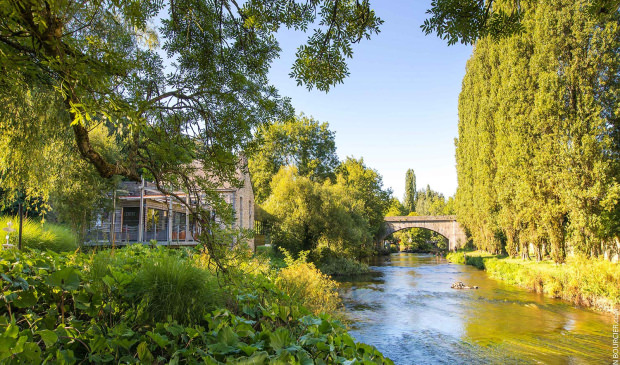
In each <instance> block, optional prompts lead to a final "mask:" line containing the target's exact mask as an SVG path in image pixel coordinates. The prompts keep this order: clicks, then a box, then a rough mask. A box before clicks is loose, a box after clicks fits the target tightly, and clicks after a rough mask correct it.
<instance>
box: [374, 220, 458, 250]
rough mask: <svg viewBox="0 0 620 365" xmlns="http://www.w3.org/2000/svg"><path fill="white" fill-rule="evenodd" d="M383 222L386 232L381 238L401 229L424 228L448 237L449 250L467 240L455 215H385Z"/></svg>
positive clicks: (454, 248)
mask: <svg viewBox="0 0 620 365" xmlns="http://www.w3.org/2000/svg"><path fill="white" fill-rule="evenodd" d="M384 224H385V228H386V229H385V232H386V233H385V235H384V236H383V237H382V238H381V240H384V239H385V237H387V236H389V235H390V234H392V233H394V232H397V231H400V230H403V229H408V228H425V229H428V230H431V231H434V232H437V233H439V234H440V235H442V236H444V237H446V238H447V239H448V248H449V249H450V251H454V250H456V249H457V248H460V247H463V246H464V245H465V242H467V236H466V234H465V230H464V229H463V228H462V227H461V225H460V224H459V222H458V221H457V220H456V216H455V215H434V216H429V215H426V216H424V215H418V216H397V217H385V223H384Z"/></svg>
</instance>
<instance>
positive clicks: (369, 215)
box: [336, 157, 392, 239]
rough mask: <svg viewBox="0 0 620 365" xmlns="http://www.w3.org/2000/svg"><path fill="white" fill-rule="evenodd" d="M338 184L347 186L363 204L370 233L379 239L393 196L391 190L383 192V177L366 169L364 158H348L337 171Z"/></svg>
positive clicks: (374, 171) (354, 197)
mask: <svg viewBox="0 0 620 365" xmlns="http://www.w3.org/2000/svg"><path fill="white" fill-rule="evenodd" d="M336 184H338V185H343V186H346V187H347V188H348V189H349V192H350V194H351V195H352V197H353V199H355V200H357V201H359V202H361V204H362V209H363V216H364V218H365V219H366V221H367V222H368V225H369V230H370V233H371V235H372V236H373V238H375V239H376V238H378V237H379V236H380V235H381V233H382V230H383V221H384V217H385V212H386V211H387V209H388V208H389V206H390V201H391V195H392V191H391V189H387V190H383V178H382V177H381V175H380V174H379V173H378V172H377V171H376V170H374V169H371V168H368V167H366V165H365V164H364V159H363V158H360V159H355V158H353V157H347V158H346V159H345V160H344V161H343V162H342V163H341V164H340V166H338V168H337V169H336Z"/></svg>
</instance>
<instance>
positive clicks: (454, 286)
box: [450, 281, 478, 289]
mask: <svg viewBox="0 0 620 365" xmlns="http://www.w3.org/2000/svg"><path fill="white" fill-rule="evenodd" d="M450 287H451V288H452V289H478V287H477V286H475V285H474V286H467V285H465V284H463V282H462V281H457V282H454V283H452V285H451V286H450Z"/></svg>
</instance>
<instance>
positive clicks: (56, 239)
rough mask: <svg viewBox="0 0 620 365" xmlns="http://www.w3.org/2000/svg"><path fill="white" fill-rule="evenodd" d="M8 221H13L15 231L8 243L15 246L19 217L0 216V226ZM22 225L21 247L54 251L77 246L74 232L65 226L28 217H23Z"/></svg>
mask: <svg viewBox="0 0 620 365" xmlns="http://www.w3.org/2000/svg"><path fill="white" fill-rule="evenodd" d="M9 221H11V222H13V228H15V232H13V233H11V235H10V239H9V243H11V244H13V245H15V246H17V244H18V230H19V217H8V216H4V217H0V228H4V227H6V226H7V223H8V222H9ZM22 226H23V227H22V229H23V231H22V245H23V247H27V248H32V249H38V250H52V251H55V252H63V251H74V250H76V249H77V247H78V245H77V238H76V236H75V234H73V232H71V230H70V229H69V228H67V227H64V226H61V225H57V224H52V223H40V222H37V221H35V220H33V219H30V218H26V219H24V220H23V222H22ZM2 232H3V233H4V231H2ZM3 236H4V235H3ZM2 238H3V240H2V243H5V242H6V241H5V240H4V237H2Z"/></svg>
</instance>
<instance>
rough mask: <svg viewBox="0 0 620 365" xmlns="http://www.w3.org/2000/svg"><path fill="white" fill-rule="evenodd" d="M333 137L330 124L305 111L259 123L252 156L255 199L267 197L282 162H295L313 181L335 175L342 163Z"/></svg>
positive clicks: (282, 164)
mask: <svg viewBox="0 0 620 365" xmlns="http://www.w3.org/2000/svg"><path fill="white" fill-rule="evenodd" d="M334 137H335V135H334V132H332V131H330V130H329V124H327V123H319V122H318V121H316V120H314V119H312V118H309V117H306V116H304V115H303V114H302V115H300V116H298V117H294V118H292V119H289V120H287V121H282V122H275V123H272V124H267V125H263V126H260V127H259V128H258V131H257V132H256V141H255V143H256V144H257V145H258V146H259V147H258V148H257V151H256V152H255V153H254V154H252V156H251V158H250V160H249V168H250V173H251V174H252V182H253V186H254V195H255V196H256V201H257V202H259V203H260V202H264V201H265V200H266V199H267V197H268V196H269V194H270V193H271V189H270V183H271V179H272V178H273V176H274V175H275V174H276V173H277V172H278V171H279V170H280V168H281V167H283V166H288V165H292V166H295V167H297V172H298V173H299V174H300V175H301V176H305V177H308V178H310V179H311V180H313V181H318V182H322V181H325V179H328V178H332V179H333V178H334V170H335V168H336V167H337V166H338V163H339V162H338V156H337V155H336V142H335V141H334Z"/></svg>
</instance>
